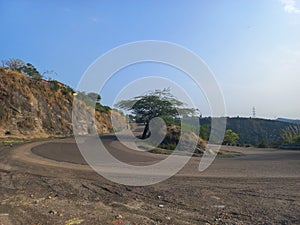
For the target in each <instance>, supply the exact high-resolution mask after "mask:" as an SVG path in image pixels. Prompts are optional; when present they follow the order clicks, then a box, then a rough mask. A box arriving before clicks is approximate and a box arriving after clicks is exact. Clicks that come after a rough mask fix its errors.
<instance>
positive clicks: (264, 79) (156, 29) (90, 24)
mask: <svg viewBox="0 0 300 225" xmlns="http://www.w3.org/2000/svg"><path fill="white" fill-rule="evenodd" d="M299 9H300V1H298V0H297V1H294V0H254V1H252V0H247V1H246V0H241V1H236V0H218V1H217V0H215V1H209V0H203V1H200V0H194V1H192V0H189V1H184V0H181V1H179V0H173V1H171V0H165V1H158V0H153V1H146V0H145V1H137V0H136V1H133V0H132V1H129V0H128V1H114V0H110V1H109V0H107V1H104V0H100V1H83V0H82V1H79V0H74V1H58V0H53V1H50V0H43V1H38V0H23V1H21V0H20V1H16V0H0V27H1V30H2V32H1V35H0V43H1V44H0V57H1V58H2V59H9V58H20V59H23V60H24V61H26V62H30V63H32V64H33V65H35V66H36V67H37V68H38V69H39V71H41V72H43V71H45V70H54V71H56V72H57V75H52V77H53V78H55V79H57V80H60V81H62V82H64V83H67V84H69V85H71V86H72V87H74V88H76V87H77V84H78V82H79V81H80V78H81V76H82V75H83V73H84V71H85V70H86V69H87V68H88V66H89V65H90V64H91V63H92V62H93V61H94V60H95V59H97V58H98V57H99V56H101V55H103V54H104V53H105V52H107V51H109V50H110V49H112V48H115V47H117V46H119V45H122V44H126V43H128V42H134V41H140V40H163V41H169V42H174V43H176V44H179V45H182V46H185V47H186V48H188V49H190V50H192V51H193V52H195V53H196V54H197V55H199V56H200V57H201V58H202V59H203V60H204V61H205V62H206V64H207V65H208V66H209V68H210V69H211V70H212V71H213V73H214V74H215V77H216V79H217V81H218V83H219V86H220V88H221V90H222V92H223V95H224V99H225V104H226V108H227V114H226V115H228V116H237V115H239V116H247V117H248V116H250V115H251V111H252V107H253V106H255V108H256V111H257V116H258V117H265V118H276V117H287V118H300V104H299V97H300V94H299V84H300V10H299ZM173 72H174V73H176V72H175V71H173V70H172V69H164V68H161V67H160V66H153V67H149V66H147V65H146V66H137V67H136V68H134V67H131V68H128V69H127V70H124V71H121V72H120V73H119V74H116V76H115V77H114V78H113V79H111V82H110V83H109V84H107V87H106V88H105V89H103V90H102V91H101V95H102V102H103V103H104V104H112V102H113V100H114V98H115V96H116V95H117V93H118V92H119V91H120V90H121V89H122V88H123V87H124V86H126V82H130V81H133V80H134V79H138V78H139V76H140V75H141V74H143V75H145V76H146V75H162V74H164V75H162V76H165V77H167V78H169V79H172V80H174V82H179V83H182V80H181V79H180V78H178V77H179V75H176V76H174V74H172V73H173ZM185 88H187V89H189V91H190V92H191V93H194V95H195V96H197V97H195V98H196V99H201V100H199V105H198V106H199V108H200V110H201V111H203V113H204V114H207V115H208V114H209V108H208V107H207V104H206V105H205V103H204V100H203V99H204V98H203V94H201V91H200V92H199V90H196V89H195V87H193V85H192V84H191V85H190V86H189V85H188V82H187V84H186V86H185Z"/></svg>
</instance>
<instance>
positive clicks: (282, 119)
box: [277, 118, 300, 124]
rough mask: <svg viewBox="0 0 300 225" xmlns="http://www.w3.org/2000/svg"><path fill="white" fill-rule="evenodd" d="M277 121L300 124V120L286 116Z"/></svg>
mask: <svg viewBox="0 0 300 225" xmlns="http://www.w3.org/2000/svg"><path fill="white" fill-rule="evenodd" d="M277 121H281V122H286V123H296V124H300V120H291V119H286V118H278V119H277Z"/></svg>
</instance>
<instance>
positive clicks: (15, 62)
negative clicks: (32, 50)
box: [4, 58, 25, 72]
mask: <svg viewBox="0 0 300 225" xmlns="http://www.w3.org/2000/svg"><path fill="white" fill-rule="evenodd" d="M4 65H5V66H7V68H8V69H11V70H15V71H19V72H22V71H21V70H22V68H23V67H24V66H25V62H24V61H22V60H21V59H16V58H12V59H8V60H6V61H5V62H4Z"/></svg>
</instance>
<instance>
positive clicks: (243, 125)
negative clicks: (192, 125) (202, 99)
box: [200, 117, 300, 147]
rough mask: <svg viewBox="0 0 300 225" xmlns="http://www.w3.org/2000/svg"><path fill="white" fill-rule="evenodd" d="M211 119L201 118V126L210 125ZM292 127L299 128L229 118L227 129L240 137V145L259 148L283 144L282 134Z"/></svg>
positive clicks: (289, 124)
mask: <svg viewBox="0 0 300 225" xmlns="http://www.w3.org/2000/svg"><path fill="white" fill-rule="evenodd" d="M210 123H211V118H201V119H200V125H202V126H203V125H208V126H209V125H210ZM290 126H298V127H299V128H300V124H299V125H298V124H294V123H289V122H282V121H278V120H267V119H259V118H239V117H235V118H227V127H226V129H231V130H233V131H234V132H236V133H237V134H238V135H239V137H240V138H239V141H238V143H239V144H240V145H247V144H250V145H254V146H258V145H259V144H261V143H262V142H265V143H266V144H268V145H269V146H274V147H278V146H279V145H281V143H282V138H281V133H282V131H283V130H285V129H287V128H288V127H290Z"/></svg>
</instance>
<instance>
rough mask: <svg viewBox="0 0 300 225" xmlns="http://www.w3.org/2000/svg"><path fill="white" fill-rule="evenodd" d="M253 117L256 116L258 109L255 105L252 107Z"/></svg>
mask: <svg viewBox="0 0 300 225" xmlns="http://www.w3.org/2000/svg"><path fill="white" fill-rule="evenodd" d="M252 117H253V118H256V109H255V107H254V106H253V108H252Z"/></svg>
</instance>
